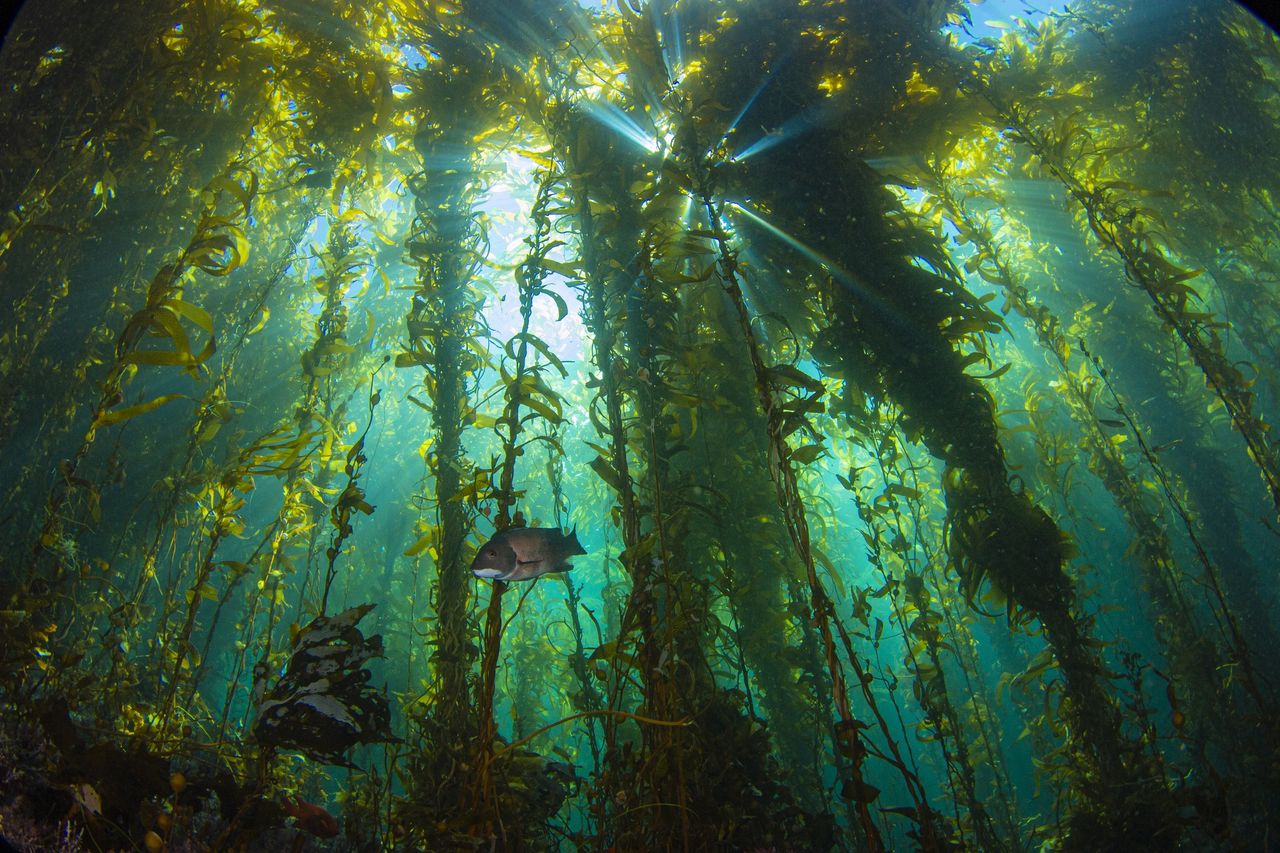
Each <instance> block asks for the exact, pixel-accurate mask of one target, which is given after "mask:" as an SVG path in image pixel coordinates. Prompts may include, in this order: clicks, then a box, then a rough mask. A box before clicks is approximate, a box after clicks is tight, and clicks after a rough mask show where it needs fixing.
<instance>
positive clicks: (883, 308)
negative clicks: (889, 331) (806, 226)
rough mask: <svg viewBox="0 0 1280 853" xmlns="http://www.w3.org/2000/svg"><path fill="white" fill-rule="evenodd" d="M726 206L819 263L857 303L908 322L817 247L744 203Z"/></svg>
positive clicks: (893, 319) (900, 323)
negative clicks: (783, 228)
mask: <svg viewBox="0 0 1280 853" xmlns="http://www.w3.org/2000/svg"><path fill="white" fill-rule="evenodd" d="M727 206H728V207H729V208H730V209H731V210H736V211H739V212H740V213H742V215H743V216H745V217H747V219H749V220H750V221H751V222H754V223H755V224H756V225H758V226H760V227H761V228H763V229H764V230H765V231H766V232H768V233H769V234H771V235H773V236H774V237H777V238H778V239H779V240H781V241H782V242H783V243H786V244H787V245H788V246H790V247H791V248H792V249H795V250H796V251H797V252H799V253H800V254H801V255H803V256H804V257H805V258H807V259H809V260H810V261H813V262H814V263H815V264H818V265H819V266H820V267H822V268H823V269H825V270H826V271H827V272H829V273H830V274H831V277H832V278H833V279H834V280H835V281H836V282H838V283H839V284H840V285H841V286H842V287H844V288H845V289H846V290H848V291H849V292H851V293H853V294H854V296H855V297H857V299H858V300H859V301H860V302H863V303H865V304H867V305H870V306H871V307H872V308H874V309H875V310H876V311H877V312H879V313H880V314H881V315H882V316H883V317H884V318H885V319H886V320H888V321H890V322H892V323H893V324H894V325H895V326H901V327H904V328H905V327H906V326H907V325H908V324H907V322H906V318H905V317H903V316H902V314H901V312H899V311H898V310H897V309H896V308H894V307H893V306H892V305H890V304H889V303H887V302H885V301H884V299H883V298H882V297H881V296H880V295H879V294H877V293H875V292H873V291H872V290H870V289H869V288H867V287H866V286H865V285H863V284H862V283H861V282H859V281H858V280H857V279H856V278H854V276H853V274H852V273H850V272H849V271H848V270H846V269H845V268H844V267H842V266H840V265H839V264H838V263H836V262H835V261H833V260H832V259H831V258H829V257H827V256H826V255H824V254H822V253H821V252H819V251H818V250H817V249H815V248H813V247H812V246H810V245H809V244H808V243H805V242H804V241H802V240H800V239H799V238H797V237H795V236H794V235H792V234H789V233H788V232H786V231H784V230H782V229H781V228H779V227H778V226H776V225H774V224H773V223H772V222H770V221H769V220H767V219H765V218H764V217H763V216H761V215H760V214H758V213H756V212H755V211H754V210H751V209H750V208H748V207H747V206H745V205H743V204H742V203H741V202H736V201H730V202H728V203H727Z"/></svg>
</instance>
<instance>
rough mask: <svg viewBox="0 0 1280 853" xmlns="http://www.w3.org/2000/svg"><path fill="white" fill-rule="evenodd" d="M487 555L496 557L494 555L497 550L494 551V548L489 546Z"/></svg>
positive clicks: (496, 553) (496, 554)
mask: <svg viewBox="0 0 1280 853" xmlns="http://www.w3.org/2000/svg"><path fill="white" fill-rule="evenodd" d="M489 556H490V557H496V556H498V552H497V551H495V550H494V549H492V548H490V549H489Z"/></svg>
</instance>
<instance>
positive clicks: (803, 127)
mask: <svg viewBox="0 0 1280 853" xmlns="http://www.w3.org/2000/svg"><path fill="white" fill-rule="evenodd" d="M819 124H821V122H820V121H819V119H818V115H817V114H816V112H815V111H814V110H812V109H809V110H805V111H804V112H802V113H800V114H798V115H794V116H792V117H791V118H789V119H787V120H786V121H785V122H783V123H782V125H781V126H780V127H776V128H761V129H762V130H763V131H764V136H762V137H760V138H759V139H757V140H756V141H755V142H753V143H751V144H750V145H748V146H747V147H746V148H744V149H743V150H742V151H741V152H740V153H739V154H737V155H735V156H734V158H733V159H735V160H739V161H741V160H746V159H747V158H748V157H754V156H755V155H756V154H759V153H760V152H761V151H767V150H768V149H770V148H772V147H773V146H775V145H777V144H779V143H781V142H785V141H787V140H788V139H795V138H796V137H797V136H801V135H802V134H805V133H808V132H809V131H811V130H813V129H814V128H815V127H817V126H818V125H819Z"/></svg>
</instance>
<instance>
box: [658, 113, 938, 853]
mask: <svg viewBox="0 0 1280 853" xmlns="http://www.w3.org/2000/svg"><path fill="white" fill-rule="evenodd" d="M681 133H683V134H685V138H683V139H682V140H680V141H681V143H682V148H683V152H682V153H685V154H686V156H688V155H690V154H691V155H692V157H690V161H689V162H687V163H685V164H684V165H685V167H686V168H688V169H690V170H691V171H692V174H691V175H690V178H691V180H692V183H693V186H692V187H690V189H691V190H692V191H693V192H694V193H695V194H696V197H697V200H698V203H699V204H700V205H701V206H702V208H703V210H704V212H705V214H706V216H707V221H708V223H709V224H710V226H711V235H712V239H713V240H714V241H715V245H716V247H717V252H718V255H719V258H718V262H719V274H720V278H721V282H722V283H723V285H724V288H725V291H726V293H727V294H728V295H729V298H730V300H731V301H732V303H733V306H734V309H735V311H736V313H737V316H738V323H739V328H740V331H741V333H742V336H743V338H744V339H745V340H746V342H747V345H748V353H749V356H750V361H751V370H752V374H753V376H754V377H755V383H756V393H757V395H758V398H759V405H760V407H761V408H762V409H763V411H764V415H765V428H766V430H767V432H768V435H769V469H770V473H771V475H772V476H773V480H774V485H775V488H776V491H777V499H778V504H779V506H780V507H781V508H782V511H783V516H784V518H785V519H786V522H787V530H788V532H789V533H790V535H791V542H792V545H793V547H794V548H795V549H796V554H797V556H798V557H799V559H800V562H801V564H802V565H803V566H804V570H805V576H806V578H807V580H808V584H809V595H810V598H809V607H810V611H811V613H812V618H813V620H814V621H815V622H817V624H818V631H819V635H820V637H821V639H822V649H823V655H824V657H825V658H826V663H827V673H828V675H829V676H830V678H831V690H832V698H833V702H834V704H835V708H836V712H837V714H838V716H839V722H837V723H836V727H835V732H836V741H835V749H836V751H837V752H838V753H840V754H841V755H843V756H844V757H845V758H846V759H848V761H849V764H848V767H847V772H848V773H849V777H848V778H847V779H846V780H845V784H844V787H843V789H842V795H843V796H845V798H846V799H849V800H852V801H853V802H854V803H855V804H856V810H857V814H858V817H859V821H860V823H861V826H862V831H863V832H864V833H865V835H866V839H867V843H868V844H869V845H870V847H871V849H873V850H879V849H883V845H884V841H883V839H882V837H881V834H880V830H879V827H878V826H877V825H876V824H875V822H874V820H873V818H872V815H871V810H870V804H871V803H872V802H874V801H875V799H876V796H877V795H878V793H879V792H878V791H877V790H876V789H875V788H874V787H873V786H871V785H869V784H868V783H867V782H866V781H865V778H864V775H863V761H864V759H865V758H866V756H867V755H868V754H870V751H869V749H868V746H867V742H866V740H865V736H864V735H862V733H861V731H862V729H865V728H868V725H867V724H866V723H864V722H862V721H861V720H859V719H858V718H857V717H855V716H854V713H853V710H852V708H851V707H850V704H849V692H848V691H849V688H848V684H847V681H846V677H845V672H844V664H843V663H842V662H841V661H840V658H839V653H838V649H837V646H836V636H837V635H838V636H839V638H840V641H841V644H842V645H843V647H844V651H845V653H846V657H845V660H846V661H847V662H848V665H849V667H850V668H851V669H852V670H853V672H854V674H855V677H856V678H857V680H858V682H859V684H860V686H861V692H862V695H863V698H864V700H865V701H866V703H867V705H868V708H869V710H870V711H871V712H872V714H873V716H874V717H875V718H876V720H877V723H878V724H879V727H880V729H881V732H882V734H883V735H884V737H885V743H886V746H887V747H888V749H889V756H883V754H882V757H885V758H886V760H887V761H889V763H891V764H892V765H893V766H894V767H895V768H896V769H898V771H899V772H900V773H901V774H902V776H903V780H904V782H905V783H906V788H907V791H908V793H909V795H910V796H911V799H912V801H913V804H914V809H913V814H914V819H915V820H916V822H917V823H918V825H919V827H920V840H921V844H922V845H923V846H924V849H926V850H934V849H942V847H943V836H942V835H940V834H939V828H938V825H937V822H936V816H935V815H934V813H933V811H932V810H931V809H930V808H929V805H928V799H927V795H926V793H925V790H924V787H923V784H922V783H921V782H920V779H919V778H918V777H917V776H916V775H915V773H914V772H913V771H911V770H910V769H909V768H908V767H907V765H906V764H905V762H903V760H902V756H901V755H900V754H899V752H898V747H897V744H896V742H895V740H894V738H893V735H892V733H891V732H890V731H889V728H888V725H887V723H886V721H885V719H884V717H883V716H882V715H881V714H880V711H879V709H878V708H877V705H876V700H875V697H874V695H873V694H872V692H871V689H870V682H871V679H870V678H869V677H868V674H867V672H866V671H865V669H864V666H863V662H862V661H861V659H860V658H859V657H858V655H857V653H856V652H855V651H854V649H853V644H852V641H851V639H850V638H849V636H848V634H847V633H846V631H845V629H844V626H843V624H842V623H841V622H840V619H839V617H838V616H836V614H835V608H834V605H833V604H832V601H831V598H830V596H829V595H828V594H827V592H826V589H825V588H824V586H823V584H822V581H821V580H820V579H819V578H818V574H817V567H816V565H815V562H814V556H813V551H812V546H811V543H810V535H809V526H808V522H807V520H806V518H805V507H804V502H803V500H802V499H801V497H800V492H799V489H798V487H797V482H796V473H795V470H794V468H793V465H796V464H799V463H798V462H794V461H793V459H792V449H791V446H790V445H789V444H788V442H787V435H789V434H790V433H791V432H794V431H795V430H797V429H799V428H800V426H801V424H802V423H803V421H804V415H803V414H800V415H799V416H798V418H797V417H792V418H791V419H790V421H791V423H790V425H788V424H787V420H788V412H787V411H786V409H785V405H784V403H783V402H782V401H781V400H780V398H779V394H778V391H777V385H778V383H777V382H776V381H775V380H774V379H772V378H771V374H770V371H769V368H768V367H766V366H765V363H764V360H763V355H762V347H761V345H760V343H759V341H758V340H757V338H756V334H755V332H754V331H753V330H752V317H751V315H750V313H749V312H748V310H747V307H746V302H745V300H744V298H743V294H742V287H741V284H740V276H741V272H740V268H739V266H738V262H737V257H736V254H735V253H734V252H733V250H732V249H731V248H730V246H729V240H728V236H727V235H726V233H725V228H724V223H723V221H722V217H721V212H720V207H719V204H718V202H717V195H716V192H717V187H716V186H715V185H714V183H713V179H712V170H711V168H710V165H709V164H708V163H707V162H706V161H704V160H703V159H702V158H701V157H698V154H697V152H698V151H699V150H700V148H699V147H698V141H697V138H696V135H695V132H694V129H693V126H692V124H691V123H690V124H686V125H684V126H683V127H682V128H681ZM778 372H779V371H777V370H775V371H774V374H775V375H776V374H777V373H778ZM791 414H793V415H795V414H797V413H796V412H794V411H793V412H792V413H791ZM788 426H790V428H788ZM833 629H834V630H833Z"/></svg>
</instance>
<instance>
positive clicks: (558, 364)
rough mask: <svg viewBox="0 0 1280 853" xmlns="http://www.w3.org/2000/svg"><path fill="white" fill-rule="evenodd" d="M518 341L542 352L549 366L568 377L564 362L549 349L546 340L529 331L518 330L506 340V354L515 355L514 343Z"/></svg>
mask: <svg viewBox="0 0 1280 853" xmlns="http://www.w3.org/2000/svg"><path fill="white" fill-rule="evenodd" d="M520 341H524V342H525V343H527V344H529V345H530V346H531V347H533V348H534V349H536V350H537V351H538V352H540V353H542V356H543V358H545V359H546V360H547V361H549V362H551V366H552V367H554V368H555V369H556V370H558V371H560V375H561V376H563V377H568V375H569V371H568V370H566V369H565V366H564V362H562V361H561V360H560V359H559V357H557V356H556V354H555V353H553V352H552V351H551V347H550V346H549V345H548V344H547V342H546V341H544V340H543V339H542V338H540V337H538V336H537V335H535V334H532V333H531V332H518V333H517V334H515V335H513V336H512V337H511V340H509V341H507V355H509V356H511V357H512V358H515V357H516V352H515V348H516V344H517V343H519V342H520Z"/></svg>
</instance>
